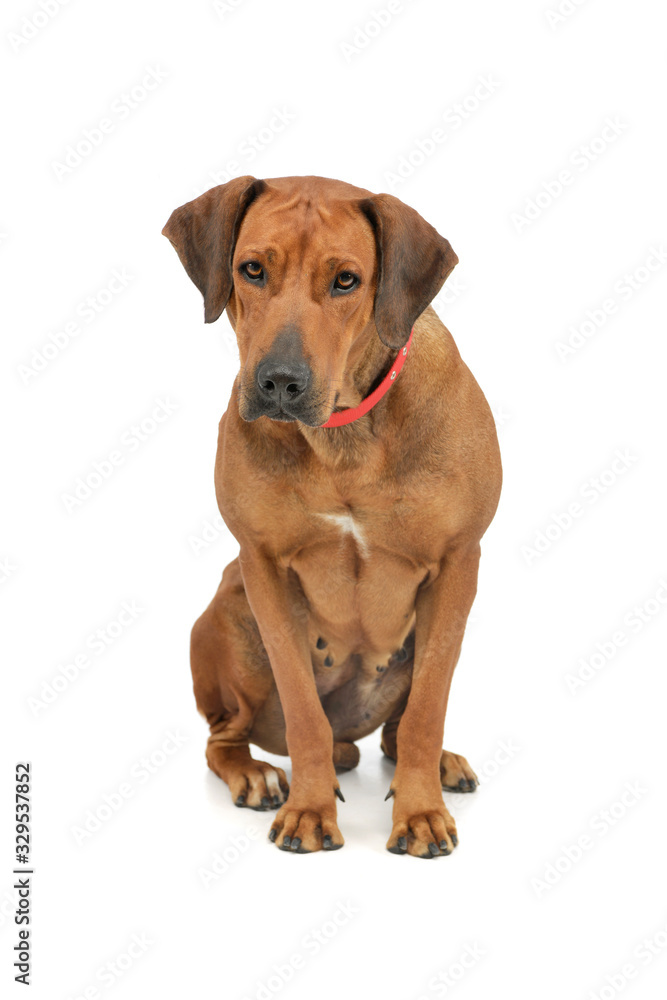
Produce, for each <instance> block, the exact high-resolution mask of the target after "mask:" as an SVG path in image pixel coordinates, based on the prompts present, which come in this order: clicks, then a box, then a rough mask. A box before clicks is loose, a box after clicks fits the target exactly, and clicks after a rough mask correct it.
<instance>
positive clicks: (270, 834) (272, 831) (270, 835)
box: [269, 830, 278, 844]
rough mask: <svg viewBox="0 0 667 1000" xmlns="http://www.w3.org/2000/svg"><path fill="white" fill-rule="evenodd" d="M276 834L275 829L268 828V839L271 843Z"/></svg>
mask: <svg viewBox="0 0 667 1000" xmlns="http://www.w3.org/2000/svg"><path fill="white" fill-rule="evenodd" d="M277 836H278V831H277V830H269V840H270V841H271V843H272V844H275V842H276V837H277Z"/></svg>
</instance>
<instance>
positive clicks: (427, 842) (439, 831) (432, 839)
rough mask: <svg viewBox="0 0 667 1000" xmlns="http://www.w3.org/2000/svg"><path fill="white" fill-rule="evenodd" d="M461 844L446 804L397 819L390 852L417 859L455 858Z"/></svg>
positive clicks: (389, 841) (389, 842) (390, 839)
mask: <svg viewBox="0 0 667 1000" xmlns="http://www.w3.org/2000/svg"><path fill="white" fill-rule="evenodd" d="M458 842H459V841H458V837H457V835H456V823H455V822H454V820H453V819H452V817H451V816H450V814H449V813H448V812H447V810H446V808H445V806H444V804H443V805H442V806H434V808H433V809H431V810H424V811H423V812H417V813H415V814H414V815H410V816H406V817H405V818H397V817H396V815H395V817H394V828H393V830H392V831H391V837H390V838H389V840H388V841H387V850H388V851H391V853H392V854H411V855H412V856H413V857H414V858H437V857H440V856H441V855H447V854H451V853H452V851H453V850H454V848H455V847H456V845H457V844H458Z"/></svg>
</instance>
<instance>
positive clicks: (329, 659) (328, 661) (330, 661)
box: [324, 654, 333, 667]
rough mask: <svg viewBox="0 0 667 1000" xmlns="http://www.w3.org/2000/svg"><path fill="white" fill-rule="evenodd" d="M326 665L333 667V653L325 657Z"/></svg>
mask: <svg viewBox="0 0 667 1000" xmlns="http://www.w3.org/2000/svg"><path fill="white" fill-rule="evenodd" d="M324 666H325V667H333V656H331V654H329V655H328V656H325V657H324Z"/></svg>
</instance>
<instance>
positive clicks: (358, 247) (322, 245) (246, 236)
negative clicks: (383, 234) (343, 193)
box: [234, 189, 376, 267]
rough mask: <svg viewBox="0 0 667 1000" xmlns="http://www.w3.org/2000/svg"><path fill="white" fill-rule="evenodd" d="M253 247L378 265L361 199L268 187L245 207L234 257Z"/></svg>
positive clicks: (252, 250) (260, 251)
mask: <svg viewBox="0 0 667 1000" xmlns="http://www.w3.org/2000/svg"><path fill="white" fill-rule="evenodd" d="M252 253H256V254H257V255H258V256H259V255H266V256H267V257H270V255H272V254H275V256H276V257H277V258H281V257H283V255H284V256H286V257H296V258H298V259H301V260H304V259H306V258H307V259H310V260H313V259H317V260H320V261H325V260H328V259H331V260H346V261H348V260H353V261H357V262H358V264H359V265H360V266H365V267H373V265H374V262H375V255H376V244H375V236H374V234H373V230H372V227H371V224H370V222H369V221H368V219H367V218H366V216H365V215H364V213H363V212H362V211H361V209H360V207H359V200H358V199H356V198H341V197H329V198H327V197H326V196H324V195H323V194H322V193H319V192H318V193H314V192H308V191H298V190H295V191H291V192H285V191H281V190H271V189H269V190H267V191H266V192H264V193H263V194H262V195H260V197H259V198H257V199H256V200H255V201H254V202H253V204H252V205H251V206H250V208H249V209H248V211H247V212H246V215H245V218H244V219H243V223H242V225H241V229H240V231H239V235H238V238H237V243H236V253H235V255H234V256H235V258H236V259H237V260H238V259H240V257H244V256H247V255H248V254H252Z"/></svg>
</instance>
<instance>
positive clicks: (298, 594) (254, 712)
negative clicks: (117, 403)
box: [163, 177, 501, 858]
mask: <svg viewBox="0 0 667 1000" xmlns="http://www.w3.org/2000/svg"><path fill="white" fill-rule="evenodd" d="M163 232H164V234H165V235H166V236H167V237H168V239H169V240H170V241H171V243H172V244H173V246H174V247H175V249H176V251H177V253H178V255H179V257H180V259H181V262H182V263H183V265H184V267H185V270H186V271H187V273H188V275H189V277H190V278H191V279H192V281H193V282H194V284H195V285H196V286H197V288H198V289H199V291H200V292H201V293H202V295H203V297H204V318H205V321H206V322H207V323H213V322H215V320H217V319H218V317H219V316H220V315H221V314H222V313H223V312H224V311H225V309H226V310H227V316H228V318H229V321H230V323H231V325H232V327H233V329H234V331H235V333H236V337H237V340H238V347H239V355H240V370H239V373H238V375H237V377H236V380H235V382H234V386H233V389H232V394H231V399H230V401H229V405H228V408H227V411H226V413H225V414H224V415H223V417H222V419H221V421H220V428H219V437H218V451H217V459H216V466H215V487H216V496H217V501H218V505H219V507H220V512H221V514H222V517H223V518H224V521H225V523H226V524H227V526H228V528H229V530H230V531H231V533H232V534H233V535H234V537H235V538H236V540H237V541H238V543H239V549H240V551H239V556H238V558H237V559H234V560H233V562H231V563H230V564H229V565H228V566H227V568H226V569H225V571H224V573H223V576H222V582H221V583H220V586H219V587H218V590H217V593H216V595H215V597H214V598H213V601H212V602H211V604H210V605H209V607H208V608H207V609H206V611H205V612H204V613H203V615H202V616H201V618H199V620H198V621H197V622H196V624H195V626H194V628H193V631H192V675H193V678H194V691H195V697H196V701H197V706H198V708H199V710H200V712H201V713H202V714H203V715H204V716H205V718H206V720H207V722H208V724H209V726H210V736H209V739H208V744H207V751H206V757H207V760H208V764H209V767H210V768H211V769H212V770H213V771H214V772H215V773H216V774H217V775H219V776H220V777H221V778H222V779H223V781H225V782H227V784H228V785H229V788H230V790H231V793H232V797H233V800H234V802H235V803H236V805H238V806H247V807H250V808H252V809H260V810H262V809H271V808H277V809H278V812H277V814H276V816H275V819H274V821H273V825H272V826H271V830H270V833H269V838H270V839H271V840H272V841H274V842H275V843H276V844H277V846H278V847H280V848H282V849H283V850H289V851H294V852H296V853H307V852H310V851H317V850H320V849H324V850H335V849H337V848H339V847H342V845H343V836H342V834H341V832H340V830H339V828H338V823H337V811H336V806H337V803H336V796H338V798H339V799H342V798H343V796H342V794H341V790H340V787H339V783H338V778H337V773H338V772H339V771H340V770H343V769H349V768H353V767H355V766H356V764H357V763H358V761H359V750H358V748H357V746H356V741H357V740H359V739H361V738H362V737H364V736H367V735H368V734H369V733H372V732H373V731H374V730H376V729H378V727H380V726H381V727H382V736H381V746H382V750H383V751H384V753H385V754H386V755H387V756H388V757H390V758H391V759H392V760H394V761H395V762H396V766H395V770H394V776H393V780H392V782H391V785H390V788H389V792H388V796H387V797H389V796H393V828H392V831H391V835H390V837H389V840H388V842H387V848H388V849H389V850H390V851H391V852H392V853H394V854H405V853H407V854H411V855H413V856H416V857H420V858H432V857H436V856H438V855H447V854H450V853H451V851H452V850H453V849H454V847H455V846H456V844H457V842H458V841H457V836H456V826H455V824H454V820H453V819H452V817H451V815H450V814H449V812H448V810H447V809H446V808H445V805H444V802H443V798H442V788H445V789H448V790H449V791H458V792H471V791H473V790H474V789H475V787H476V784H477V779H476V777H475V774H474V772H473V771H472V769H471V768H470V766H469V764H468V762H467V761H466V760H465V758H464V757H461V756H460V755H458V754H455V753H450V752H448V751H446V750H443V749H442V739H443V729H444V721H445V711H446V708H447V701H448V696H449V689H450V684H451V680H452V674H453V672H454V667H455V665H456V663H457V660H458V658H459V652H460V649H461V641H462V639H463V633H464V629H465V624H466V619H467V617H468V612H469V611H470V607H471V605H472V602H473V599H474V597H475V592H476V587H477V570H478V563H479V557H480V539H481V537H482V535H483V534H484V532H485V530H486V528H487V527H488V525H489V523H490V522H491V520H492V518H493V515H494V513H495V510H496V506H497V503H498V498H499V494H500V483H501V465H500V456H499V451H498V442H497V438H496V431H495V425H494V421H493V418H492V415H491V412H490V409H489V406H488V404H487V402H486V400H485V398H484V396H483V394H482V392H481V390H480V388H479V386H478V385H477V382H476V381H475V379H474V378H473V376H472V375H471V373H470V371H469V370H468V368H467V367H466V365H465V364H464V363H463V361H462V360H461V356H460V354H459V352H458V350H457V348H456V345H455V344H454V341H453V339H452V337H451V334H450V333H449V331H448V330H447V329H446V328H445V327H444V326H443V324H442V323H441V322H440V320H439V319H438V317H437V316H436V314H435V312H434V311H433V309H432V307H431V306H430V302H431V301H432V299H433V298H434V296H435V295H436V294H437V293H438V291H439V290H440V288H441V287H442V284H443V282H444V281H445V279H446V278H447V276H448V274H449V273H450V271H451V270H452V268H453V267H454V266H455V265H456V264H457V263H458V258H457V256H456V254H455V253H454V251H453V250H452V248H451V246H450V244H449V243H448V241H447V240H446V239H443V237H442V236H440V235H439V233H438V232H436V230H435V229H434V228H433V227H432V226H431V225H429V224H428V223H427V222H426V221H425V220H424V219H423V218H422V217H421V216H420V215H419V214H418V213H417V212H416V211H414V209H412V208H409V207H408V206H407V205H405V204H403V203H402V202H401V201H399V200H398V199H397V198H395V197H393V196H391V195H387V194H380V195H373V194H371V192H369V191H366V190H364V189H363V188H358V187H353V186H352V185H350V184H345V183H343V182H341V181H335V180H326V179H324V178H321V177H284V178H279V179H273V180H256V179H255V178H253V177H238V178H236V179H234V180H231V181H229V182H228V183H227V184H222V185H220V186H218V187H215V188H213V189H212V190H210V191H207V192H206V193H205V194H203V195H201V196H200V197H199V198H195V200H194V201H191V202H188V204H186V205H183V206H182V207H181V208H177V209H176V210H175V211H174V212H173V213H172V215H171V217H170V219H169V221H168V222H167V225H166V226H165V228H164V230H163ZM250 744H253V745H255V746H258V747H260V748H261V749H263V750H265V751H267V752H268V753H271V754H284V755H287V754H289V756H290V758H291V761H292V777H291V784H290V785H289V786H288V783H287V780H286V777H285V773H284V771H283V770H282V769H281V768H278V767H274V766H272V765H270V764H267V763H263V762H262V761H259V760H255V758H254V757H252V756H251V753H250Z"/></svg>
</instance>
